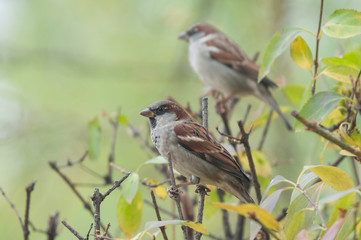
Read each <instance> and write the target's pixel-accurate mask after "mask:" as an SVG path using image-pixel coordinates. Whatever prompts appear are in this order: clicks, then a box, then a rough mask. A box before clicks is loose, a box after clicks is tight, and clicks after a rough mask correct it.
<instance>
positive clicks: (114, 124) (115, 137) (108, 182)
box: [104, 107, 120, 184]
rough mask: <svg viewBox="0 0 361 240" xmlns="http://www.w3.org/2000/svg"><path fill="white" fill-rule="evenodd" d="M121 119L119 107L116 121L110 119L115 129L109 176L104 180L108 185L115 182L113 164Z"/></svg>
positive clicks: (110, 154) (109, 159)
mask: <svg viewBox="0 0 361 240" xmlns="http://www.w3.org/2000/svg"><path fill="white" fill-rule="evenodd" d="M119 117H120V107H118V110H117V114H116V116H115V120H112V119H109V122H110V124H111V125H112V127H113V136H112V143H111V147H110V153H109V157H108V163H109V164H108V174H107V175H105V176H104V180H105V183H106V184H111V183H112V182H113V175H112V173H113V171H112V166H111V164H112V163H114V154H115V144H116V141H117V132H118V126H119Z"/></svg>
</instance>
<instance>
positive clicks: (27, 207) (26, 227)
mask: <svg viewBox="0 0 361 240" xmlns="http://www.w3.org/2000/svg"><path fill="white" fill-rule="evenodd" d="M35 183H36V180H34V181H32V182H31V183H30V184H29V185H28V186H27V187H26V188H25V190H26V205H25V217H24V240H28V239H29V234H30V231H29V212H30V197H31V192H32V191H33V190H34V186H35Z"/></svg>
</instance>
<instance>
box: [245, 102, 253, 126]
mask: <svg viewBox="0 0 361 240" xmlns="http://www.w3.org/2000/svg"><path fill="white" fill-rule="evenodd" d="M251 108H252V105H251V104H248V106H247V109H246V113H245V114H244V117H243V122H244V123H246V122H247V118H248V115H249V112H250V111H251Z"/></svg>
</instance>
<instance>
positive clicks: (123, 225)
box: [116, 190, 143, 239]
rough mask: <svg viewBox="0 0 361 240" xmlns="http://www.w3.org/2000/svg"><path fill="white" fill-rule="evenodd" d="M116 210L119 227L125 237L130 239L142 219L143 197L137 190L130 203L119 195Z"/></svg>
mask: <svg viewBox="0 0 361 240" xmlns="http://www.w3.org/2000/svg"><path fill="white" fill-rule="evenodd" d="M116 210H117V217H118V224H119V227H120V229H121V230H122V231H123V232H124V234H125V236H126V238H127V239H130V238H131V237H132V236H133V235H134V233H135V232H136V231H137V229H138V227H139V224H140V222H141V219H142V213H143V198H142V194H141V193H140V191H139V190H138V191H137V193H136V194H135V197H134V198H133V201H132V202H131V203H130V204H129V203H128V202H127V201H126V200H125V198H124V197H123V195H121V196H120V197H119V200H118V204H117V209H116Z"/></svg>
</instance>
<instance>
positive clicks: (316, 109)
mask: <svg viewBox="0 0 361 240" xmlns="http://www.w3.org/2000/svg"><path fill="white" fill-rule="evenodd" d="M344 98H345V97H344V96H342V95H341V94H338V93H336V92H318V93H316V94H315V95H314V96H313V97H311V98H310V99H309V100H308V102H306V104H305V105H304V106H303V108H302V109H301V111H300V113H299V114H300V116H302V117H303V118H305V119H307V120H309V121H312V120H315V121H316V122H317V123H320V122H321V121H322V120H323V119H324V118H325V117H327V115H328V114H329V113H330V112H331V111H332V110H333V109H334V108H335V107H336V106H337V104H339V102H341V100H342V99H344ZM301 126H302V124H301V123H300V122H299V121H296V124H295V128H300V127H301Z"/></svg>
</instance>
